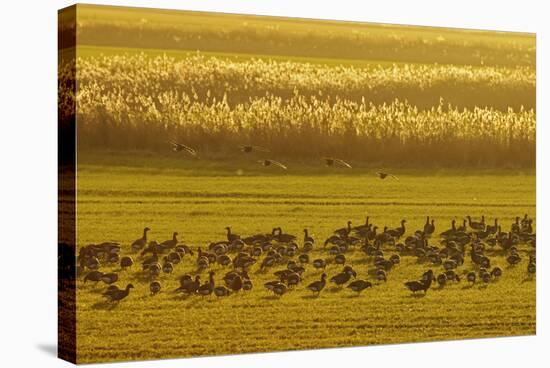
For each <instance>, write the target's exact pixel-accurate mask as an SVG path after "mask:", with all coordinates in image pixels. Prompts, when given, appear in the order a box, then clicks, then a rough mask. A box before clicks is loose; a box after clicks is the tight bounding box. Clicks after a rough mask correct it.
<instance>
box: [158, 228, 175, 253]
mask: <svg viewBox="0 0 550 368" xmlns="http://www.w3.org/2000/svg"><path fill="white" fill-rule="evenodd" d="M176 245H178V233H177V232H175V231H174V233H173V234H172V239H169V240H165V241H163V242H162V243H160V246H161V247H162V249H171V248H175V247H176Z"/></svg>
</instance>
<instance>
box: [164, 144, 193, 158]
mask: <svg viewBox="0 0 550 368" xmlns="http://www.w3.org/2000/svg"><path fill="white" fill-rule="evenodd" d="M168 143H170V144H171V145H172V151H174V152H181V151H185V152H187V153H189V154H190V155H191V156H196V155H197V151H196V150H195V149H194V148H191V147H189V146H186V145H185V144H182V143H178V142H176V141H170V142H168Z"/></svg>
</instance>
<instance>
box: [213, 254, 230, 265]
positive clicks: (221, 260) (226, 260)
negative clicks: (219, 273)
mask: <svg viewBox="0 0 550 368" xmlns="http://www.w3.org/2000/svg"><path fill="white" fill-rule="evenodd" d="M216 262H218V264H220V265H222V266H229V265H230V264H231V263H233V260H232V259H231V257H229V256H228V255H227V254H222V255H221V256H218V258H217V259H216Z"/></svg>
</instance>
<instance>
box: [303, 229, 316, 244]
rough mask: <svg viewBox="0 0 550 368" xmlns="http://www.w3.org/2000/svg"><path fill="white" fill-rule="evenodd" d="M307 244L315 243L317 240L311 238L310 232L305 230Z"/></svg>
mask: <svg viewBox="0 0 550 368" xmlns="http://www.w3.org/2000/svg"><path fill="white" fill-rule="evenodd" d="M305 243H311V244H313V243H315V239H313V238H312V237H311V236H309V232H308V231H307V229H304V244H305Z"/></svg>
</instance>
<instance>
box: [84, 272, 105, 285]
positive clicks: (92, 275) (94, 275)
mask: <svg viewBox="0 0 550 368" xmlns="http://www.w3.org/2000/svg"><path fill="white" fill-rule="evenodd" d="M102 277H103V272H101V271H90V272H88V273H87V274H86V276H84V282H86V281H88V280H89V281H94V282H98V281H101V278H102Z"/></svg>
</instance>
